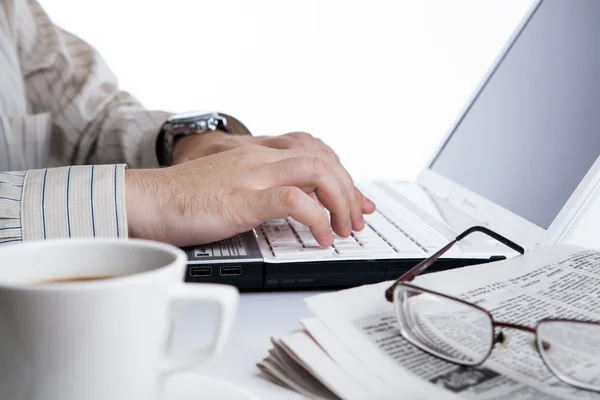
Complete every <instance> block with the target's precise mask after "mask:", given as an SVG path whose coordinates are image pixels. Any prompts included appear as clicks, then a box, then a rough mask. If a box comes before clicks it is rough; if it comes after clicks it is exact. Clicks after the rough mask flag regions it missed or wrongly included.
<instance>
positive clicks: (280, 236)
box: [267, 232, 298, 243]
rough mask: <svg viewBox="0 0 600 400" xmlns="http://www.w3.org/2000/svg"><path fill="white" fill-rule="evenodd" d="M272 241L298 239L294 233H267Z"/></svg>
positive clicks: (285, 241) (283, 241) (282, 241)
mask: <svg viewBox="0 0 600 400" xmlns="http://www.w3.org/2000/svg"><path fill="white" fill-rule="evenodd" d="M267 237H268V239H269V242H270V243H298V239H296V236H295V235H294V234H293V233H291V232H290V233H287V234H286V233H280V234H277V235H267Z"/></svg>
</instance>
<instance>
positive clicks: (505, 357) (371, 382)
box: [259, 246, 600, 400]
mask: <svg viewBox="0 0 600 400" xmlns="http://www.w3.org/2000/svg"><path fill="white" fill-rule="evenodd" d="M390 284H391V282H385V283H380V284H374V285H367V286H362V287H358V288H354V289H348V290H343V291H339V292H335V293H328V294H322V295H318V296H313V297H310V298H307V299H306V303H307V305H308V306H309V308H310V310H311V311H312V313H313V314H314V316H315V318H312V319H306V320H303V321H302V325H303V330H301V331H298V332H295V333H293V334H292V335H290V336H287V337H284V338H281V339H277V340H276V341H275V342H274V345H275V351H280V352H283V353H285V354H287V355H288V356H289V358H288V360H287V364H286V366H285V368H277V367H274V364H273V363H272V357H271V356H269V357H268V358H267V359H265V360H264V361H263V362H262V363H261V364H259V368H261V369H262V370H263V372H265V374H266V375H267V376H271V377H272V376H273V374H277V373H278V374H279V375H280V376H283V375H285V376H286V378H285V379H288V381H289V380H290V376H291V375H289V374H286V372H285V371H286V370H291V369H292V368H298V369H299V370H301V371H303V372H304V373H306V374H307V375H308V376H310V377H311V379H312V380H311V381H309V380H308V379H304V380H303V381H301V380H300V379H293V380H294V385H296V386H301V387H302V388H303V389H302V390H304V392H302V390H298V388H294V387H293V386H292V385H290V384H289V382H288V383H287V384H286V382H284V381H283V380H282V379H280V381H279V382H278V383H280V384H283V385H284V386H288V387H291V388H292V389H294V390H296V391H299V392H301V393H303V394H304V395H306V396H307V397H313V398H323V399H335V398H342V399H436V400H437V399H457V398H466V399H478V400H479V399H481V400H498V399H511V400H533V399H550V400H554V399H600V394H598V393H594V392H590V391H584V390H578V389H575V388H573V387H571V386H569V385H566V384H564V383H562V382H560V381H559V380H558V379H557V378H556V377H555V376H554V375H553V374H551V373H550V372H549V371H548V369H547V368H546V366H545V364H544V363H543V362H542V360H541V358H540V355H539V354H538V352H537V350H536V348H535V347H534V345H533V339H534V335H532V334H531V333H528V332H521V331H517V330H512V329H504V328H503V329H502V331H503V333H504V334H505V335H506V337H507V338H508V340H505V342H504V343H503V344H501V345H496V346H495V348H494V350H493V351H492V354H491V356H490V357H489V359H488V361H487V362H486V363H485V364H483V365H482V366H479V367H473V368H464V367H460V366H457V365H456V364H453V363H449V362H446V361H443V360H441V359H439V358H436V357H434V356H431V355H429V354H427V353H425V352H423V351H421V350H419V349H418V348H417V347H415V346H414V345H413V344H411V343H409V342H407V341H406V340H405V339H404V338H403V337H402V336H401V335H400V334H399V330H398V324H397V320H396V316H395V313H394V310H393V306H392V304H391V303H389V302H387V301H386V300H385V298H384V292H385V289H386V288H387V287H389V285H390ZM413 284H415V285H417V286H421V287H424V288H427V289H430V290H435V291H439V292H441V293H444V294H448V295H452V296H455V297H458V298H461V299H463V300H467V301H469V302H472V303H475V304H477V305H479V306H480V307H482V308H484V309H486V310H488V311H489V312H491V314H492V315H493V317H494V319H495V320H498V321H503V322H510V323H518V324H522V325H526V326H530V327H534V326H535V325H536V323H537V322H538V321H540V320H541V319H544V318H571V319H582V320H595V321H600V252H597V251H593V250H586V249H581V248H577V247H573V246H551V247H546V248H539V249H536V250H532V251H530V252H528V253H527V254H526V255H525V256H520V257H515V258H512V259H509V260H504V261H498V262H494V263H490V264H484V265H475V266H470V267H464V268H460V269H455V270H451V271H444V272H439V273H435V274H426V275H423V276H419V277H418V278H417V279H416V280H415V281H414V282H413ZM440 315H443V316H444V318H448V321H445V322H447V324H444V325H442V324H440V323H439V321H436V323H435V324H431V325H427V326H426V327H425V328H427V329H429V328H431V329H435V332H434V333H435V335H436V336H437V337H439V338H440V340H444V341H445V342H446V343H454V344H455V345H456V346H462V347H463V349H462V350H464V351H469V350H473V351H475V348H474V347H472V345H471V344H469V343H460V344H456V343H457V341H456V340H455V339H456V338H454V337H453V336H452V335H453V332H456V330H455V329H454V328H456V327H457V326H458V325H457V324H462V323H465V321H463V320H461V319H460V318H459V317H458V316H457V317H456V318H452V317H450V318H449V317H448V316H449V315H453V314H452V313H448V312H444V313H442V314H436V313H432V314H431V315H427V316H426V318H425V319H424V321H427V319H428V318H439V317H440ZM467 323H468V322H467ZM440 326H444V327H446V326H447V327H448V329H439V327H440ZM470 327H471V328H473V327H475V325H474V324H471V325H470ZM474 329H475V328H474ZM565 334H568V332H566V333H565ZM590 340H591V341H592V342H591V343H592V344H597V346H594V349H598V350H597V351H598V353H594V352H591V353H590V352H589V349H587V350H588V353H590V354H591V355H590V356H589V357H590V360H591V361H593V360H597V361H596V364H594V365H597V363H598V362H600V357H598V355H599V354H600V338H597V337H591V338H590ZM596 341H597V342H598V343H596ZM582 346H584V344H582ZM583 350H585V348H584V347H582V351H583ZM582 354H583V353H582ZM590 360H586V361H588V365H589V362H590ZM565 362H572V360H567V359H565ZM280 366H282V364H280ZM574 368H586V363H582V364H581V365H575V366H574ZM593 371H597V367H596V369H595V370H593ZM418 378H420V379H418ZM597 378H598V379H600V377H597ZM307 388H308V389H307Z"/></svg>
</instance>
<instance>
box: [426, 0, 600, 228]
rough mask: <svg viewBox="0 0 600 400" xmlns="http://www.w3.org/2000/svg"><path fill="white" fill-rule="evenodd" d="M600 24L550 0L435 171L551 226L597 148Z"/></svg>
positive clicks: (592, 1)
mask: <svg viewBox="0 0 600 400" xmlns="http://www.w3.org/2000/svg"><path fill="white" fill-rule="evenodd" d="M599 21H600V1H599V0H578V1H564V0H545V1H543V2H542V3H541V4H540V5H539V7H538V8H537V10H536V11H535V12H534V14H533V16H532V17H531V19H530V20H529V22H528V23H527V25H526V26H525V28H524V29H523V30H522V31H521V33H520V35H519V36H518V38H517V39H516V41H515V42H514V43H513V45H512V47H511V48H510V50H509V51H508V52H507V54H506V55H505V57H504V58H503V60H502V61H501V63H500V64H499V65H498V67H497V68H496V70H495V71H494V73H493V74H492V76H491V78H490V79H489V80H488V81H487V83H486V84H485V86H484V87H483V89H482V90H481V92H480V93H479V95H478V96H477V98H476V99H475V101H474V102H473V103H472V104H471V107H470V108H469V110H468V111H467V112H466V114H465V115H464V116H463V118H462V120H461V121H460V122H459V124H458V125H457V127H456V128H455V130H454V131H453V132H452V134H451V136H450V137H449V138H448V140H447V142H446V143H445V144H444V146H443V148H442V150H441V151H440V153H439V154H438V155H437V157H436V158H435V159H434V161H433V162H432V164H431V166H430V168H431V169H432V170H434V171H435V172H437V173H438V174H441V175H443V176H445V177H447V178H449V179H451V180H453V181H455V182H457V183H458V184H460V185H462V186H464V187H466V188H467V189H469V190H471V191H472V192H475V193H477V194H478V195H480V196H483V197H485V198H487V199H488V200H490V201H492V202H494V203H496V204H498V205H500V206H502V207H504V208H506V209H508V210H509V211H511V212H513V213H515V214H517V215H519V216H521V217H523V218H525V219H527V220H529V221H530V222H532V223H534V224H536V225H538V226H539V227H541V228H544V229H547V228H548V227H549V226H550V224H551V223H552V221H553V220H554V218H555V217H556V215H557V214H558V213H559V211H560V210H561V209H562V207H563V206H564V204H565V203H566V202H567V200H568V199H569V197H570V196H571V194H572V193H573V191H574V190H575V188H576V187H577V185H578V184H579V183H580V182H581V180H582V179H583V177H584V176H585V174H586V173H587V171H588V170H589V169H590V167H591V166H592V164H593V163H594V162H595V161H596V158H598V156H599V155H600V23H599ZM474 34H476V33H475V32H474Z"/></svg>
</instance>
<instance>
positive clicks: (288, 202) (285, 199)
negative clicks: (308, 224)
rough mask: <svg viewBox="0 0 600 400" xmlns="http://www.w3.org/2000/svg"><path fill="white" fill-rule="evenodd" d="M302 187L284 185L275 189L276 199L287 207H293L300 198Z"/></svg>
mask: <svg viewBox="0 0 600 400" xmlns="http://www.w3.org/2000/svg"><path fill="white" fill-rule="evenodd" d="M299 190H300V189H298V188H294V187H282V188H278V189H277V190H276V191H275V201H276V203H277V204H281V205H284V206H287V207H291V208H293V207H294V206H295V205H296V204H297V202H298V200H299V193H298V191H299Z"/></svg>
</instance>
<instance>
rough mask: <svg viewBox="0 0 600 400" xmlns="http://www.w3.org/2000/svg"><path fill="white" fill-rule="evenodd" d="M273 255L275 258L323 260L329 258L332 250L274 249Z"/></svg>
mask: <svg viewBox="0 0 600 400" xmlns="http://www.w3.org/2000/svg"><path fill="white" fill-rule="evenodd" d="M273 253H274V254H275V257H277V258H309V257H310V258H324V257H331V255H332V254H333V249H332V248H331V247H314V248H299V249H286V248H275V249H273Z"/></svg>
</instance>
